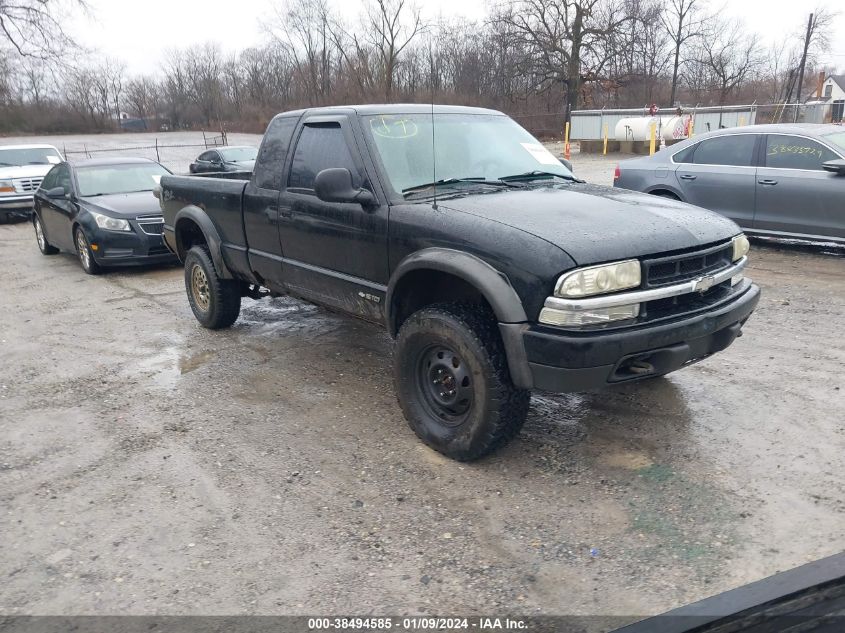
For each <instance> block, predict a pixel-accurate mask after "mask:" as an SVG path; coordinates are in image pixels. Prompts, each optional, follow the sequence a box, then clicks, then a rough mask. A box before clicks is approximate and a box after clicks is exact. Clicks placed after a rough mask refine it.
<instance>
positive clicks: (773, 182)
mask: <svg viewBox="0 0 845 633" xmlns="http://www.w3.org/2000/svg"><path fill="white" fill-rule="evenodd" d="M757 183H758V184H761V185H769V186H773V185H776V184H778V181H777V180H772V179H770V178H763V179H762V180H758V181H757Z"/></svg>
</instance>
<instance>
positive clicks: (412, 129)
mask: <svg viewBox="0 0 845 633" xmlns="http://www.w3.org/2000/svg"><path fill="white" fill-rule="evenodd" d="M363 119H364V129H365V131H366V133H367V134H368V135H369V136H370V138H371V139H372V142H373V145H374V146H375V148H376V151H377V152H378V154H379V157H380V158H381V163H382V165H383V166H384V171H385V172H386V174H387V177H388V179H389V180H390V185H391V186H392V187H393V189H394V190H395V191H396V193H397V194H399V193H401V192H403V191H405V190H414V189H415V188H419V187H420V185H424V184H425V183H431V182H435V181H438V182H439V183H441V184H442V186H444V187H448V186H451V184H452V183H462V186H467V184H469V185H470V186H471V184H472V183H471V182H469V183H468V181H467V179H471V180H475V181H483V180H487V181H498V180H500V179H501V178H506V177H508V176H515V175H517V174H527V173H530V172H548V174H550V176H554V175H560V176H562V177H564V178H566V179H570V178H571V177H572V172H570V171H569V170H568V169H567V168H566V167H564V166H563V164H562V163H561V162H560V161H559V160H558V159H557V158H555V157H554V155H553V154H552V153H551V152H549V151H548V150H547V149H546V148H545V147H543V145H542V144H541V143H540V141H538V140H537V139H536V138H534V137H533V136H531V134H529V133H528V132H526V131H525V130H524V129H523V128H522V127H520V126H519V125H518V124H517V123H516V122H515V121H513V120H512V119H510V118H508V117H506V116H503V115H494V114H489V115H488V114H435V115H434V137H433V139H432V116H431V115H430V114H390V115H387V114H384V115H375V116H367V117H363ZM432 146H433V147H434V148H435V149H436V157H437V160H436V165H435V163H434V162H433V161H432ZM441 184H438V187H439V186H441Z"/></svg>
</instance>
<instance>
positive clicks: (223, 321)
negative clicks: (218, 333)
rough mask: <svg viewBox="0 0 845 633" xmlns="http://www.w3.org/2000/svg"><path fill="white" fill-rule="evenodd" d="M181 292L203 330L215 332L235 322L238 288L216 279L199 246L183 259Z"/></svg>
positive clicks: (238, 311) (209, 258) (230, 282)
mask: <svg viewBox="0 0 845 633" xmlns="http://www.w3.org/2000/svg"><path fill="white" fill-rule="evenodd" d="M185 290H186V291H187V293H188V302H189V303H190V304H191V310H192V311H193V313H194V316H195V317H196V318H197V321H199V322H200V325H202V326H203V327H206V328H208V329H210V330H219V329H222V328H227V327H229V326H230V325H232V323H234V322H235V321H236V320H237V318H238V314H240V311H241V285H240V283H238V282H237V281H235V280H233V279H221V278H220V275H218V274H217V270H216V269H215V268H214V262H213V261H212V260H211V255H210V254H209V252H208V250H207V249H206V248H205V247H203V246H194V247H193V248H191V250H189V251H188V255H187V256H186V257H185Z"/></svg>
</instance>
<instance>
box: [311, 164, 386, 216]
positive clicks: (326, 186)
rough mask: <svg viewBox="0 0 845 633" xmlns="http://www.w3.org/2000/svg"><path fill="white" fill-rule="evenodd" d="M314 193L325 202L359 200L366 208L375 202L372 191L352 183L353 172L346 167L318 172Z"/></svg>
mask: <svg viewBox="0 0 845 633" xmlns="http://www.w3.org/2000/svg"><path fill="white" fill-rule="evenodd" d="M314 193H316V194H317V197H318V198H319V199H320V200H322V201H323V202H357V203H358V204H360V205H361V206H362V207H365V208H366V207H369V206H371V205H372V204H373V203H374V202H375V196H373V194H372V193H370V192H369V191H367V190H366V189H360V188H356V187H355V186H354V185H353V184H352V174H351V173H350V171H349V170H348V169H346V168H345V167H333V168H331V169H324V170H323V171H321V172H320V173H319V174H317V177H316V178H314Z"/></svg>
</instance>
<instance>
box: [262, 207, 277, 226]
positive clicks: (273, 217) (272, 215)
mask: <svg viewBox="0 0 845 633" xmlns="http://www.w3.org/2000/svg"><path fill="white" fill-rule="evenodd" d="M264 213H265V215H266V216H267V221H268V222H269V223H270V224H273V225H276V224H278V223H279V209H278V207H267V208H266V209H265V210H264Z"/></svg>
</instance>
